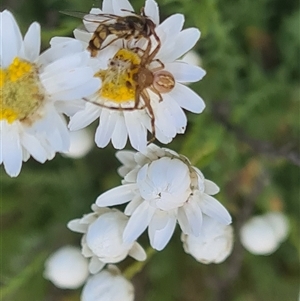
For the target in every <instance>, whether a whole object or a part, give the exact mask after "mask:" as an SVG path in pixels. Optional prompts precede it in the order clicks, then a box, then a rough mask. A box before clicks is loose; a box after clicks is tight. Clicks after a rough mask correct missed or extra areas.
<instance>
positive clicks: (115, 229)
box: [68, 204, 146, 274]
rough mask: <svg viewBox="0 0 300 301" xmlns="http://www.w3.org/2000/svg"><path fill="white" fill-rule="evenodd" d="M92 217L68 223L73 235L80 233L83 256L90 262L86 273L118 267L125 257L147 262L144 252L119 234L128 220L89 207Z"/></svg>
mask: <svg viewBox="0 0 300 301" xmlns="http://www.w3.org/2000/svg"><path fill="white" fill-rule="evenodd" d="M92 210H93V212H92V213H89V214H87V215H85V216H83V218H81V219H75V220H72V221H70V222H69V223H68V228H69V229H71V230H72V231H75V232H79V233H83V237H82V240H81V245H82V254H83V255H84V256H85V257H88V258H90V264H89V270H90V272H91V273H92V274H95V273H97V272H99V271H100V270H101V269H102V268H103V267H104V265H105V264H106V263H117V262H120V261H122V260H123V259H125V258H126V257H127V255H129V256H131V257H133V258H134V259H136V260H139V261H143V260H145V259H146V253H145V251H144V249H143V248H142V247H141V246H140V245H139V244H138V243H137V242H135V241H132V242H124V241H123V239H122V234H123V231H124V228H125V226H126V224H127V222H128V217H127V216H126V215H125V214H124V213H122V212H121V211H119V210H117V209H108V208H99V207H97V206H96V205H95V204H94V205H92Z"/></svg>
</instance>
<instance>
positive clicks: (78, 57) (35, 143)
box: [0, 10, 100, 177]
mask: <svg viewBox="0 0 300 301" xmlns="http://www.w3.org/2000/svg"><path fill="white" fill-rule="evenodd" d="M0 23H1V37H0V41H1V53H0V64H1V66H0V67H1V69H0V102H1V107H0V144H1V150H0V164H2V163H3V165H4V168H5V170H6V172H7V174H8V175H10V176H12V177H14V176H17V175H18V174H19V173H20V170H21V167H22V161H27V160H28V159H29V157H30V156H32V157H33V158H35V159H36V160H37V161H39V162H41V163H44V162H45V161H46V160H50V159H52V158H53V157H54V155H55V153H56V152H58V151H59V152H64V151H67V150H68V148H69V131H68V128H67V125H66V122H65V120H64V117H63V115H62V112H63V110H64V109H66V110H67V106H66V103H68V102H69V101H70V100H74V99H80V98H81V97H85V96H88V95H90V94H92V93H94V92H95V91H96V90H97V89H98V88H99V85H100V81H99V79H97V78H94V77H93V72H92V69H91V68H90V67H87V66H86V63H87V61H88V60H89V53H88V52H87V51H86V50H85V49H84V48H83V47H82V45H81V43H79V42H78V41H76V40H75V39H58V38H56V39H54V40H53V41H52V45H51V48H50V49H48V50H47V51H46V52H44V53H43V54H42V55H40V25H39V24H38V23H36V22H34V23H32V24H31V25H30V27H29V29H28V31H27V33H26V34H25V36H24V38H23V37H22V35H21V32H20V29H19V27H18V24H17V23H16V20H15V19H14V17H13V15H12V14H11V13H10V12H9V11H7V10H5V11H3V12H1V13H0ZM2 26H3V29H2ZM67 111H68V110H67Z"/></svg>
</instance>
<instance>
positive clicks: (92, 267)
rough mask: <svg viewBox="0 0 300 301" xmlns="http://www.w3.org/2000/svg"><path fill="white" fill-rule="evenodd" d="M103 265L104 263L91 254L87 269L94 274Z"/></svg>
mask: <svg viewBox="0 0 300 301" xmlns="http://www.w3.org/2000/svg"><path fill="white" fill-rule="evenodd" d="M104 266H105V263H104V262H102V261H101V260H99V259H98V258H97V257H96V256H93V257H92V258H91V260H90V263H89V271H90V273H91V274H96V273H98V272H99V271H100V270H102V268H103V267H104Z"/></svg>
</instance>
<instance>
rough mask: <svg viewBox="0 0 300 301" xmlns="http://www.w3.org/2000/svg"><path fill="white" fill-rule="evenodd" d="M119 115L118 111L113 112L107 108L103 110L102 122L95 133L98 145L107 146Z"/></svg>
mask: <svg viewBox="0 0 300 301" xmlns="http://www.w3.org/2000/svg"><path fill="white" fill-rule="evenodd" d="M117 117H118V116H117V114H116V112H111V111H109V110H107V109H103V110H102V112H101V116H100V123H99V126H98V128H97V130H96V135H95V137H96V139H95V141H96V144H97V146H98V147H105V146H106V145H107V144H108V143H109V141H110V139H111V137H112V133H113V131H114V128H115V125H116V121H117Z"/></svg>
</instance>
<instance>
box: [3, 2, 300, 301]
mask: <svg viewBox="0 0 300 301" xmlns="http://www.w3.org/2000/svg"><path fill="white" fill-rule="evenodd" d="M131 2H132V4H133V6H134V7H135V8H136V9H137V10H139V9H140V8H141V7H142V6H143V3H144V2H143V1H142V0H133V1H131ZM158 3H159V5H160V15H161V19H162V20H163V19H164V18H166V17H167V16H169V15H171V14H173V13H182V14H184V15H185V18H186V23H185V27H191V26H192V27H198V28H199V29H200V30H201V32H202V37H201V39H200V42H199V43H198V44H197V45H196V47H195V48H194V50H195V52H196V54H197V55H199V56H200V58H201V59H200V60H199V61H200V62H202V67H203V68H204V69H205V70H206V71H207V75H206V77H205V78H204V79H203V80H202V81H201V82H199V83H196V84H193V89H194V90H195V91H197V92H198V93H199V94H200V95H201V96H202V97H203V99H204V100H205V102H206V105H207V108H206V110H205V112H204V114H202V115H201V116H198V115H194V114H189V115H188V118H189V124H188V128H187V131H186V134H185V135H180V136H177V138H176V139H175V140H174V141H173V142H172V143H171V144H170V145H168V146H167V147H168V148H171V149H174V150H175V151H177V152H179V153H181V154H184V155H186V156H187V157H189V158H190V159H191V161H192V164H193V165H196V166H197V167H199V168H200V169H201V170H202V171H203V173H204V175H205V176H206V177H207V178H209V179H211V180H213V181H214V182H215V183H217V184H218V185H219V186H220V188H221V192H220V193H219V194H218V199H219V200H220V201H221V202H222V203H223V204H225V206H226V207H227V208H228V209H229V211H230V212H231V214H232V216H233V219H234V221H233V226H234V228H235V245H234V249H233V253H232V254H231V256H230V257H229V258H228V259H227V260H226V261H225V262H224V263H222V264H219V265H214V264H211V265H204V264H201V263H197V262H196V261H195V260H194V259H193V258H192V257H191V256H190V255H187V254H185V253H184V251H183V247H182V245H181V242H180V234H179V231H178V233H177V235H174V237H173V239H172V241H171V243H170V244H169V245H168V246H167V247H166V249H164V250H163V251H162V252H160V253H156V254H155V255H154V257H153V258H152V259H151V261H150V262H149V263H148V264H147V265H146V267H145V268H144V269H143V270H142V272H140V273H139V274H138V275H137V276H136V277H134V278H133V279H132V281H133V284H134V286H135V290H136V301H154V300H155V301H157V300H164V301H175V300H178V301H179V300H180V301H198V300H206V301H209V300H211V301H231V300H232V301H260V300H263V301H271V300H272V301H282V300H298V295H299V255H300V242H299V237H300V235H299V234H300V233H299V229H300V227H299V220H300V217H299V213H300V212H299V180H300V173H299V166H300V155H299V150H300V146H299V138H300V132H299V130H300V123H299V106H300V105H299V101H300V85H299V82H300V81H299V79H300V76H299V75H300V74H299V73H300V68H299V67H300V60H299V55H300V10H299V1H295V0H290V1H280V0H256V1H251V0H227V1H225V0H197V1H196V0H185V1H176V0H159V1H158ZM93 5H94V6H95V7H97V6H100V5H101V3H99V2H98V1H94V2H93V1H91V0H86V1H80V0H72V1H71V0H64V1H56V0H42V1H41V0H26V1H25V0H2V2H1V10H3V9H4V8H7V9H9V10H10V11H12V12H13V13H14V15H15V17H16V19H17V21H18V23H19V25H20V27H21V29H22V30H23V33H25V32H26V30H27V28H28V26H29V25H30V24H31V23H32V22H33V21H38V22H40V24H41V25H42V48H43V49H46V48H47V47H48V43H49V40H50V39H51V37H53V36H57V35H59V36H65V35H67V36H71V35H72V30H73V29H74V28H75V27H77V26H78V25H80V23H81V21H80V20H79V19H75V18H71V17H68V16H65V15H62V14H60V13H59V11H60V10H73V11H83V12H87V11H89V10H90V8H91V7H92V6H93ZM3 30H5V29H3ZM186 101H188V99H187V100H186ZM92 127H93V125H92ZM118 166H119V163H118V161H117V160H116V158H115V150H114V149H113V148H112V147H111V146H109V147H107V148H105V149H98V148H97V147H96V146H94V147H93V149H92V150H91V151H90V152H89V153H88V154H87V155H86V156H84V157H82V158H78V159H74V158H67V157H65V156H61V155H57V156H56V157H55V159H54V160H52V161H50V162H47V163H45V164H44V165H41V164H39V163H37V162H35V161H34V160H33V159H30V160H29V162H28V163H26V164H24V165H23V168H22V171H21V174H20V175H19V176H18V177H17V178H15V179H11V178H9V177H8V176H7V175H6V173H5V172H4V170H3V167H2V166H1V171H0V177H1V194H0V197H1V235H2V239H1V256H0V261H1V262H0V264H1V270H2V271H1V278H0V281H1V291H0V296H1V297H2V298H3V299H2V300H3V301H4V300H7V301H11V300H18V301H28V300H38V301H39V300H47V301H51V300H55V301H76V300H79V296H80V289H79V290H75V291H70V290H59V289H57V288H56V287H55V286H54V285H53V284H52V283H50V282H48V281H47V280H45V279H44V278H43V270H44V262H45V260H46V258H47V257H48V256H49V254H50V253H52V252H53V251H55V250H56V249H58V248H60V247H61V246H64V245H66V244H69V245H74V246H79V244H80V235H77V234H75V233H73V232H71V231H70V230H68V229H67V227H66V224H67V222H68V221H69V220H71V219H74V218H78V217H81V216H82V214H84V213H88V212H90V205H91V204H92V203H93V202H94V201H95V200H96V197H97V196H98V195H99V194H100V193H102V192H104V191H105V190H107V189H109V188H112V187H114V186H116V185H119V184H120V178H119V176H118V175H117V172H116V170H117V168H118ZM268 211H281V212H283V213H284V214H285V215H286V216H287V218H288V221H289V224H290V232H289V235H288V238H287V239H286V240H285V241H284V242H283V243H282V244H281V245H280V247H279V249H278V250H277V251H276V252H275V253H273V254H271V255H269V256H264V255H259V256H258V255H253V254H251V253H249V252H248V251H246V250H245V249H244V248H243V247H242V245H241V243H240V241H239V235H238V233H239V229H240V228H241V227H242V225H243V224H244V223H245V222H246V221H247V220H248V219H249V218H250V217H251V216H253V215H257V214H264V213H266V212H268ZM140 242H141V244H142V245H144V246H147V245H148V241H147V238H146V237H142V238H141V240H140ZM130 263H132V262H131V261H130V260H129V261H128V260H126V261H125V262H123V263H122V264H121V265H120V267H121V269H122V268H126V267H127V266H128V265H130Z"/></svg>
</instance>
